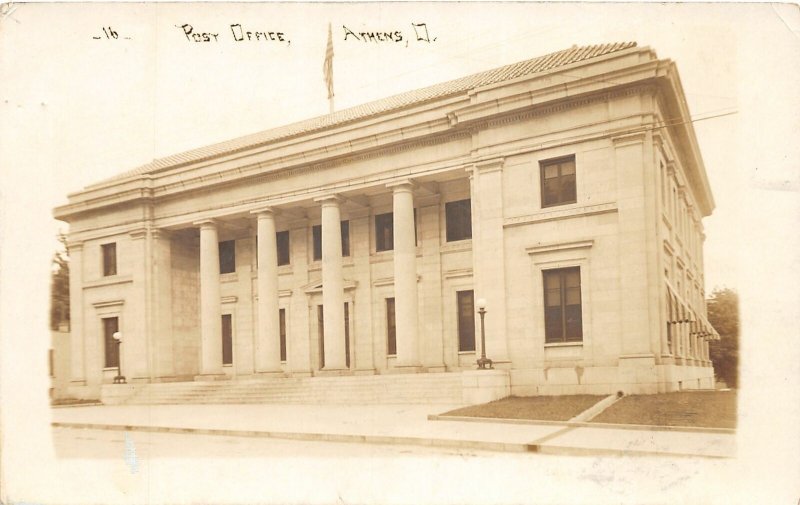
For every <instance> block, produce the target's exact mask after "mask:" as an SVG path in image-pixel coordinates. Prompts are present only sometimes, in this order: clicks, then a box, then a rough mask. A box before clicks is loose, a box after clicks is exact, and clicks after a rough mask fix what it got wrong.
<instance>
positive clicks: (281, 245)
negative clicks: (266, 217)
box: [275, 230, 289, 266]
mask: <svg viewBox="0 0 800 505" xmlns="http://www.w3.org/2000/svg"><path fill="white" fill-rule="evenodd" d="M275 245H276V246H277V247H278V266H281V265H288V264H289V230H286V231H279V232H277V233H276V234H275Z"/></svg>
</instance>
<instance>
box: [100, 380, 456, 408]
mask: <svg viewBox="0 0 800 505" xmlns="http://www.w3.org/2000/svg"><path fill="white" fill-rule="evenodd" d="M105 400H106V399H104V401H105ZM108 400H109V401H108V402H107V403H126V404H183V403H192V404H194V403H198V404H200V403H205V404H209V403H211V404H214V403H319V404H419V403H461V402H462V382H461V375H460V374H459V373H436V374H414V375H360V376H345V377H305V378H265V379H244V380H230V381H217V382H166V383H152V384H141V385H138V386H137V387H136V388H135V389H134V390H133V394H132V395H130V396H129V397H127V398H119V397H116V398H114V399H113V401H111V400H112V399H111V398H109V399H108Z"/></svg>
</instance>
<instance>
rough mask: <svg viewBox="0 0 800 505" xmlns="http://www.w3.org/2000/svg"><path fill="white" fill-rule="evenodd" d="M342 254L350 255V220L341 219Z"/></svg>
mask: <svg viewBox="0 0 800 505" xmlns="http://www.w3.org/2000/svg"><path fill="white" fill-rule="evenodd" d="M341 228H342V256H345V257H346V256H350V221H342V223H341Z"/></svg>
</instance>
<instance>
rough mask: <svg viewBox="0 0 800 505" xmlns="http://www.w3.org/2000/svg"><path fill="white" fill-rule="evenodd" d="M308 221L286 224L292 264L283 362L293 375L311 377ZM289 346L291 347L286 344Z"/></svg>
mask: <svg viewBox="0 0 800 505" xmlns="http://www.w3.org/2000/svg"><path fill="white" fill-rule="evenodd" d="M308 231H309V229H308V220H307V219H297V220H294V221H291V222H290V223H289V249H290V253H291V254H290V259H291V262H292V272H293V274H292V286H294V287H293V290H292V297H291V301H290V304H291V305H290V307H289V310H288V311H287V323H288V325H289V327H288V328H287V334H286V339H287V345H286V346H287V349H286V350H287V352H288V355H287V357H286V358H287V361H288V363H287V364H288V366H289V370H290V371H291V373H292V374H293V375H297V376H305V375H311V342H310V339H309V331H310V322H309V320H308V315H309V307H308V295H307V294H306V293H305V290H304V288H303V286H305V285H306V284H308V282H309V277H308ZM290 342H291V344H290Z"/></svg>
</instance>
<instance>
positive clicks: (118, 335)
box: [111, 331, 128, 384]
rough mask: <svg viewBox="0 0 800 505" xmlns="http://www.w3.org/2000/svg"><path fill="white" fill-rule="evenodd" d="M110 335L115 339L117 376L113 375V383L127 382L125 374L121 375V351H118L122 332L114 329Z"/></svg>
mask: <svg viewBox="0 0 800 505" xmlns="http://www.w3.org/2000/svg"><path fill="white" fill-rule="evenodd" d="M111 336H112V337H113V338H114V340H116V341H117V376H116V377H114V384H127V383H128V381H126V380H125V376H124V375H122V353H121V352H120V347H121V345H122V333H120V332H118V331H115V332H114V334H113V335H111Z"/></svg>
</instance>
